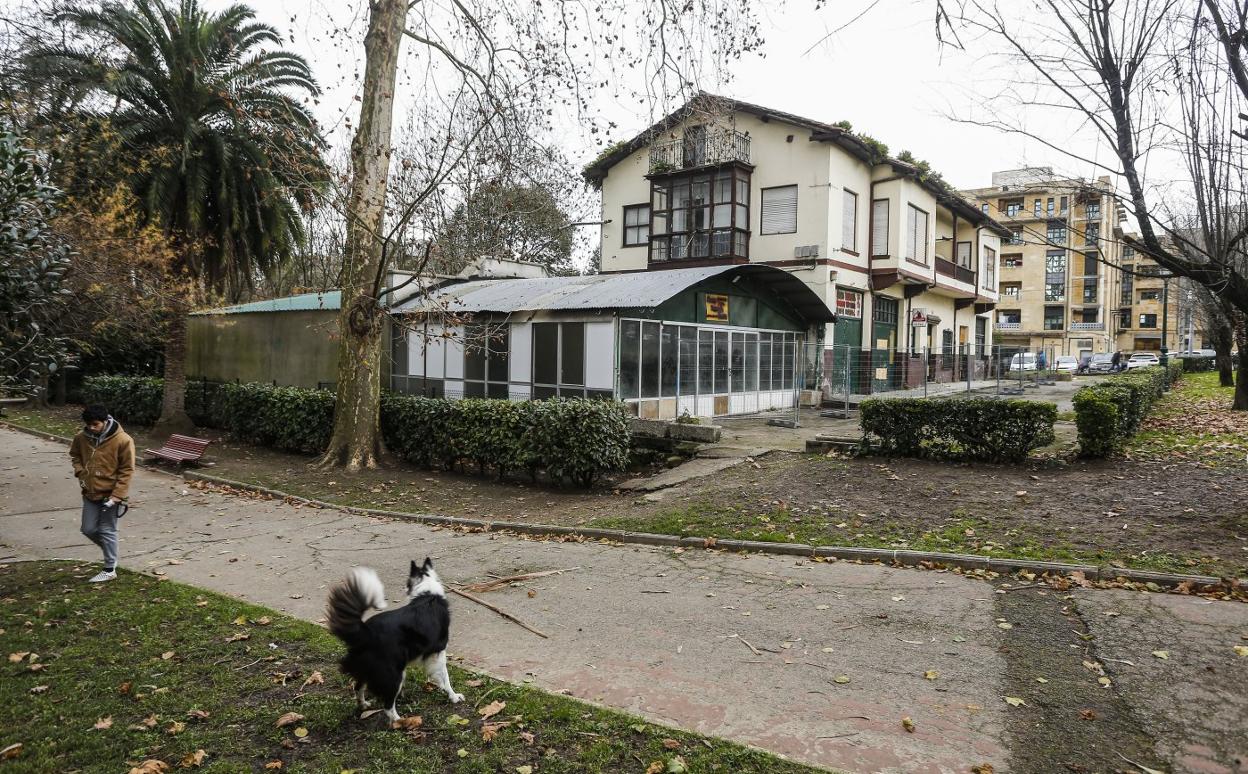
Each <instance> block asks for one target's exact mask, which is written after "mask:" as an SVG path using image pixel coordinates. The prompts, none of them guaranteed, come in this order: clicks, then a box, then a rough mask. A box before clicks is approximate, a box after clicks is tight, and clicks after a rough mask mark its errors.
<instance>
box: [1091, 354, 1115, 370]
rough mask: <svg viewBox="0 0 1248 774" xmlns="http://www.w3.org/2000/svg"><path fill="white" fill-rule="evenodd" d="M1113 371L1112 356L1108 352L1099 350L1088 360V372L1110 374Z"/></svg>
mask: <svg viewBox="0 0 1248 774" xmlns="http://www.w3.org/2000/svg"><path fill="white" fill-rule="evenodd" d="M1113 372H1114V356H1113V355H1112V354H1110V353H1109V352H1100V353H1098V354H1095V355H1093V356H1092V359H1091V360H1089V361H1088V373H1091V374H1112V373H1113Z"/></svg>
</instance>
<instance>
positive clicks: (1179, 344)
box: [1115, 234, 1204, 353]
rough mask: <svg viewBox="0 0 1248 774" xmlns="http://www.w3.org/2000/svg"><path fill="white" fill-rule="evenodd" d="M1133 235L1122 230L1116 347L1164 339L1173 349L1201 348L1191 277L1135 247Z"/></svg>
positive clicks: (1149, 346)
mask: <svg viewBox="0 0 1248 774" xmlns="http://www.w3.org/2000/svg"><path fill="white" fill-rule="evenodd" d="M1136 239H1137V237H1136V235H1134V234H1127V235H1125V237H1124V239H1123V244H1122V247H1121V255H1120V257H1121V266H1122V272H1121V279H1120V280H1119V283H1118V310H1117V317H1118V319H1117V324H1116V326H1115V332H1116V336H1115V339H1116V343H1117V344H1116V345H1117V348H1118V349H1120V350H1122V351H1124V352H1153V351H1158V350H1160V349H1161V348H1162V341H1163V340H1164V341H1165V343H1166V349H1167V350H1168V351H1169V352H1172V353H1175V352H1183V351H1185V350H1190V349H1200V348H1202V347H1203V346H1204V341H1203V339H1204V331H1203V330H1202V326H1201V325H1200V324H1199V321H1198V320H1197V319H1196V318H1197V315H1196V314H1195V311H1196V310H1195V303H1194V301H1193V292H1192V289H1191V285H1190V281H1189V280H1187V279H1185V278H1182V277H1175V276H1172V275H1170V274H1169V272H1167V271H1166V270H1164V269H1162V268H1161V267H1160V266H1158V265H1157V262H1156V261H1154V260H1152V259H1151V258H1149V257H1148V256H1146V255H1144V254H1143V253H1140V252H1137V251H1136V249H1135V247H1134V246H1133V245H1132V242H1133V241H1136ZM1163 302H1164V303H1165V306H1164V307H1163ZM1163 325H1164V326H1165V330H1164V331H1163V330H1162V326H1163Z"/></svg>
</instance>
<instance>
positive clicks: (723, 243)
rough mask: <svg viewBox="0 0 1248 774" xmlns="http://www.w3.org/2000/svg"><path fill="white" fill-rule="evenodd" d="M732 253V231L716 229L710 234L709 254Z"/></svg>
mask: <svg viewBox="0 0 1248 774" xmlns="http://www.w3.org/2000/svg"><path fill="white" fill-rule="evenodd" d="M731 254H732V232H731V231H728V230H724V231H716V232H715V233H714V234H713V235H712V236H711V255H714V256H717V257H718V256H721V255H731Z"/></svg>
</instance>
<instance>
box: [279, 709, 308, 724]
mask: <svg viewBox="0 0 1248 774" xmlns="http://www.w3.org/2000/svg"><path fill="white" fill-rule="evenodd" d="M300 720H303V715H300V714H299V713H298V712H287V713H286V714H285V715H282V716H281V717H280V718H278V719H277V727H278V728H281V727H282V726H289V725H290V724H291V723H298V722H299V721H300Z"/></svg>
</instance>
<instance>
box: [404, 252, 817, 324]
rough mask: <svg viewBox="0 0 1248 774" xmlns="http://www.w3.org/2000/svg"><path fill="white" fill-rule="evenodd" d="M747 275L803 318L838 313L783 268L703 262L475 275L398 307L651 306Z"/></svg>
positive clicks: (454, 309)
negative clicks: (529, 275) (527, 275)
mask: <svg viewBox="0 0 1248 774" xmlns="http://www.w3.org/2000/svg"><path fill="white" fill-rule="evenodd" d="M718 276H745V277H748V278H749V279H750V280H751V281H752V282H753V283H755V284H758V285H762V286H764V287H766V288H768V289H769V290H771V291H772V292H774V293H775V294H776V295H777V296H780V297H781V298H783V299H784V300H785V301H786V302H787V303H788V304H789V305H790V306H792V307H793V309H794V310H795V311H796V312H797V313H798V315H799V316H801V318H802V319H803V320H806V321H807V322H810V323H815V322H834V321H835V320H836V315H835V314H833V312H832V310H831V309H829V308H828V305H827V304H826V303H825V302H824V301H823V299H821V298H820V297H819V296H818V294H816V293H815V292H814V291H813V290H811V289H810V287H809V286H808V285H807V284H806V283H805V282H802V281H801V280H800V279H798V278H797V277H795V276H793V275H792V274H790V273H789V272H787V271H784V270H783V269H778V268H776V267H775V266H767V265H765V264H738V265H728V266H704V267H697V268H691V269H665V270H663V271H645V272H634V273H616V274H587V275H583V276H575V277H546V278H542V279H496V280H473V281H469V282H460V283H453V284H447V285H443V286H442V287H439V288H435V289H433V290H431V291H430V292H429V294H428V295H427V296H425V297H423V298H413V299H409V300H408V301H405V302H404V303H402V304H399V305H398V306H397V307H395V311H397V312H417V311H431V312H443V311H445V312H447V313H450V314H456V313H461V312H474V313H475V312H486V313H495V314H512V313H515V312H536V311H594V310H611V309H653V308H655V307H657V306H659V305H660V304H662V303H663V302H664V301H667V300H668V299H670V298H673V297H674V296H676V295H679V294H680V293H682V292H684V291H685V290H688V289H689V288H691V287H693V286H694V285H696V284H698V283H699V282H702V281H704V280H707V279H710V278H712V277H718Z"/></svg>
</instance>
